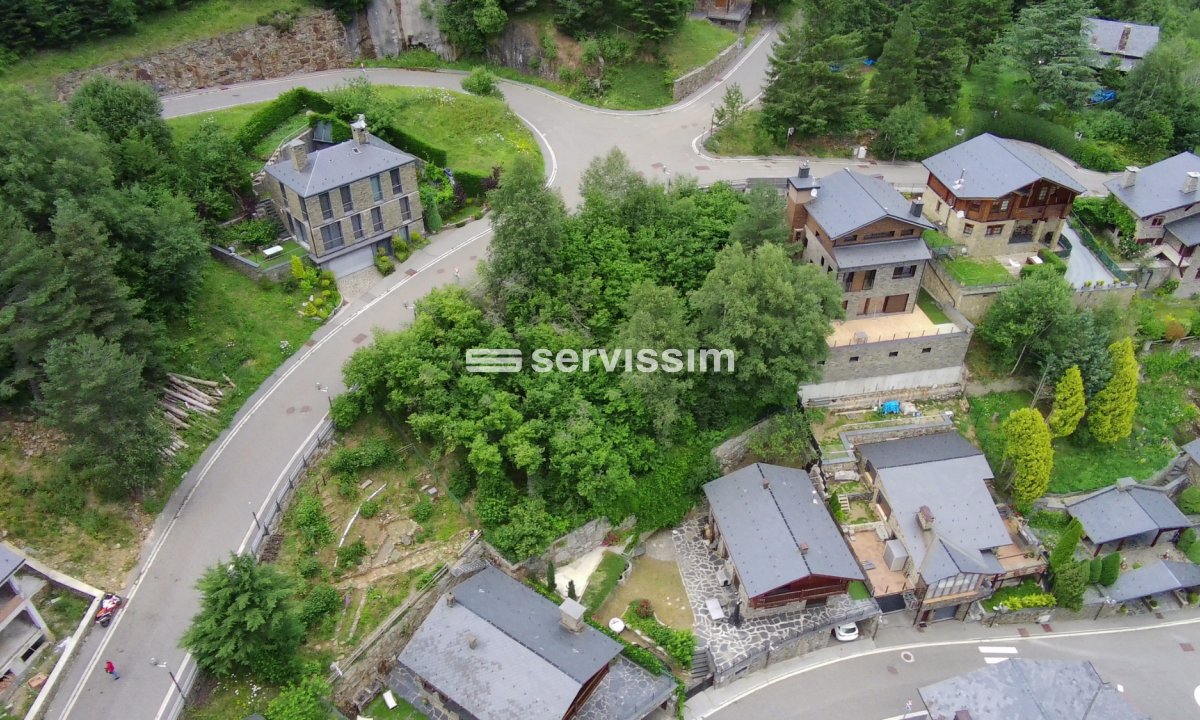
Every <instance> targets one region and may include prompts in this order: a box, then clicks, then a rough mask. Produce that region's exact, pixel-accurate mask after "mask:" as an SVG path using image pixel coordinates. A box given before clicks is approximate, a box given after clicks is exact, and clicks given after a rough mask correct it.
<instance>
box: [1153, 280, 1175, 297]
mask: <svg viewBox="0 0 1200 720" xmlns="http://www.w3.org/2000/svg"><path fill="white" fill-rule="evenodd" d="M1178 289H1179V279H1178V278H1167V279H1166V280H1164V281H1163V284H1162V285H1159V286H1158V289H1157V290H1155V291H1154V294H1155V295H1158V296H1159V297H1168V296H1170V295H1174V294H1175V291H1176V290H1178Z"/></svg>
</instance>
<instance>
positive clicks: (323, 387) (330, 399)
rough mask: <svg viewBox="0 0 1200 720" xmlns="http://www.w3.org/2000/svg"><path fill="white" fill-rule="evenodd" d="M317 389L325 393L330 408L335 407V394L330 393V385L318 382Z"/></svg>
mask: <svg viewBox="0 0 1200 720" xmlns="http://www.w3.org/2000/svg"><path fill="white" fill-rule="evenodd" d="M317 389H318V390H320V391H321V392H323V393H325V400H326V402H328V403H329V409H330V410H332V409H333V396H332V395H330V394H329V386H328V385H322V384H321V383H317Z"/></svg>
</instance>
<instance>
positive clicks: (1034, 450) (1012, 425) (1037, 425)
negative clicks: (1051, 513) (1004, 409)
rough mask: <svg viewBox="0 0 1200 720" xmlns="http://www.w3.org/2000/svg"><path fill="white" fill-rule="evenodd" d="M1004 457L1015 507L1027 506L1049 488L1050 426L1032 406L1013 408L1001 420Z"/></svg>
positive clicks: (1052, 462)
mask: <svg viewBox="0 0 1200 720" xmlns="http://www.w3.org/2000/svg"><path fill="white" fill-rule="evenodd" d="M1003 432H1004V456H1005V457H1006V458H1008V459H1009V460H1012V461H1013V465H1014V466H1015V471H1014V473H1013V481H1012V489H1013V498H1014V499H1015V500H1016V502H1017V505H1018V506H1024V505H1029V504H1030V503H1032V502H1033V501H1034V500H1037V499H1038V498H1040V497H1041V496H1042V495H1045V494H1046V489H1047V488H1048V487H1050V470H1051V469H1052V468H1053V466H1054V449H1053V448H1052V447H1050V429H1049V428H1047V427H1046V423H1045V422H1044V421H1043V420H1042V415H1041V413H1039V412H1038V411H1037V410H1034V409H1032V408H1022V409H1020V410H1014V411H1013V412H1012V414H1010V415H1009V416H1008V419H1006V420H1005V421H1004V425H1003Z"/></svg>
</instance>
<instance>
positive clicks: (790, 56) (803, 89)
mask: <svg viewBox="0 0 1200 720" xmlns="http://www.w3.org/2000/svg"><path fill="white" fill-rule="evenodd" d="M823 29H824V28H823V26H822V25H820V24H817V23H805V24H791V25H788V26H786V27H784V29H783V30H782V31H781V32H780V34H779V39H778V40H777V41H776V42H775V47H774V48H772V49H771V58H770V60H769V64H768V67H767V87H766V89H765V90H764V91H763V96H762V121H763V124H764V126H765V127H766V128H768V129H769V131H770V132H772V133H773V134H775V136H776V137H778V138H779V139H781V140H782V139H783V137H784V135H785V134H786V133H787V130H788V128H793V129H794V131H795V134H796V135H797V136H799V137H807V136H812V135H819V134H821V133H828V132H839V131H843V130H848V129H850V128H851V127H852V126H853V125H854V124H855V123H856V122H857V121H858V119H859V115H860V114H861V112H862V104H863V93H862V81H861V78H860V77H859V76H858V73H857V72H855V71H854V69H855V68H856V67H857V65H858V57H859V52H860V45H859V38H858V37H857V36H856V35H854V34H852V33H848V34H847V33H837V34H825V33H823V32H822V30H823Z"/></svg>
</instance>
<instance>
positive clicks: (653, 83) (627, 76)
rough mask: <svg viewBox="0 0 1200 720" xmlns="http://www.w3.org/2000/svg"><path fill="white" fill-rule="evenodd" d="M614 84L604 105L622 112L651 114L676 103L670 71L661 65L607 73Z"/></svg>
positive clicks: (638, 64) (633, 65)
mask: <svg viewBox="0 0 1200 720" xmlns="http://www.w3.org/2000/svg"><path fill="white" fill-rule="evenodd" d="M607 72H608V79H609V80H610V81H611V82H612V86H611V87H610V88H609V90H608V93H607V94H605V96H604V101H603V102H602V103H601V105H602V106H603V107H610V108H618V109H621V110H649V109H651V108H657V107H662V106H664V105H670V104H671V103H673V102H675V99H674V97H673V96H672V95H671V83H670V81H669V80H668V76H667V71H665V70H663V68H662V66H661V65H655V64H654V63H647V62H633V63H629V64H628V65H621V66H619V67H615V68H612V69H611V70H608V71H607Z"/></svg>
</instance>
